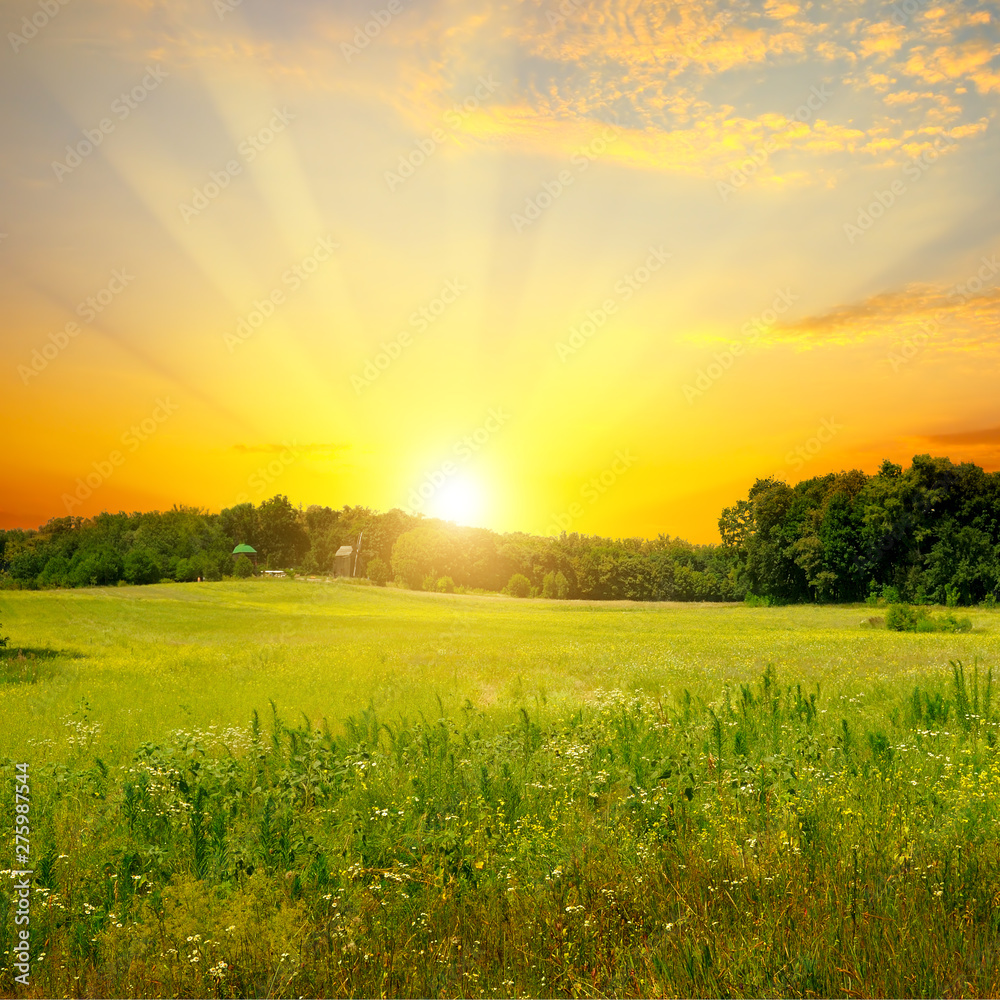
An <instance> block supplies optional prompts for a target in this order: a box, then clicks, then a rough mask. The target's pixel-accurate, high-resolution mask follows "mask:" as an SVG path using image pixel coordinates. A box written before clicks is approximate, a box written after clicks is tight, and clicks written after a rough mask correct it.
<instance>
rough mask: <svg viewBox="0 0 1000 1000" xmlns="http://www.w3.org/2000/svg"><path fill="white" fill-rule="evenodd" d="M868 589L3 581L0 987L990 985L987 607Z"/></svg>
mask: <svg viewBox="0 0 1000 1000" xmlns="http://www.w3.org/2000/svg"><path fill="white" fill-rule="evenodd" d="M872 614H873V612H872V609H870V608H868V607H862V606H808V605H797V606H789V607H773V608H767V607H761V608H750V607H746V606H744V605H741V604H729V605H708V604H705V605H698V604H642V603H615V602H600V603H586V602H569V601H542V600H537V601H536V600H516V599H510V598H504V597H489V596H481V597H480V596H454V595H445V594H430V593H419V592H410V591H403V590H396V589H392V588H388V589H387V588H377V587H370V586H360V585H354V584H349V583H346V582H338V583H332V584H331V583H319V582H309V581H302V580H275V581H261V580H250V581H246V582H225V583H202V584H171V585H162V586H148V587H118V588H106V589H100V588H98V589H82V590H50V591H40V592H31V591H11V592H5V593H4V594H3V596H2V599H0V621H2V623H3V632H4V633H5V634H7V635H9V636H10V644H9V647H8V648H7V649H5V650H0V708H2V715H0V717H2V718H3V720H4V726H3V727H2V730H0V757H2V758H4V778H3V802H4V803H5V805H6V807H7V809H8V811H9V812H10V813H11V814H13V812H14V802H15V791H16V788H15V764H17V763H23V762H26V763H27V764H28V765H29V782H30V803H31V804H30V813H29V816H30V820H31V835H30V839H31V852H32V853H31V861H32V869H33V871H34V877H33V883H32V893H31V923H30V928H31V958H32V962H31V973H30V977H29V984H28V985H27V986H25V985H23V983H18V982H16V981H15V980H14V978H13V977H14V975H15V971H14V969H13V968H12V966H11V965H10V964H9V962H7V963H5V964H4V967H3V969H2V971H0V992H3V993H4V995H25V996H191V997H197V996H220V997H241V996H282V997H284V996H288V997H292V996H340V995H358V996H380V995H390V996H391V995H413V996H418V995H419V996H425V995H426V996H491V997H492V996H604V995H616V996H623V995H634V996H662V995H677V996H690V995H705V996H765V995H767V996H770V995H773V996H788V995H796V996H875V995H895V996H941V995H976V996H983V995H995V994H996V993H997V992H998V991H1000V974H998V959H997V954H998V934H1000V917H998V916H997V915H996V914H997V910H996V904H997V903H998V902H1000V798H998V796H1000V755H998V752H997V749H996V744H997V740H996V735H995V734H996V727H997V722H998V718H997V716H998V713H997V705H996V702H997V700H998V699H997V698H996V697H995V696H994V677H993V670H992V668H993V667H994V665H995V664H996V663H997V652H998V645H1000V627H998V626H1000V613H998V612H996V611H994V610H986V609H972V610H971V611H970V617H971V618H972V622H973V630H972V631H971V632H969V633H964V634H943V633H898V632H889V631H886V630H884V629H882V628H877V627H874V628H873V627H871V625H870V624H868V623H867V621H866V620H867V619H868V617H869V616H871V615H872ZM12 829H13V826H12V825H9V826H8V831H11V830H12ZM8 837H12V834H11V833H8ZM9 843H10V849H9V850H8V851H7V854H8V857H9V858H10V859H11V863H10V867H11V868H17V867H18V864H17V863H16V861H15V860H14V850H13V846H14V845H13V840H10V841H9ZM13 907H14V903H13V901H12V896H11V894H10V892H7V891H5V892H4V894H3V898H2V899H0V951H3V952H5V953H7V954H8V955H10V954H11V951H12V948H13V945H14V943H15V938H14V932H15V925H14V909H13Z"/></svg>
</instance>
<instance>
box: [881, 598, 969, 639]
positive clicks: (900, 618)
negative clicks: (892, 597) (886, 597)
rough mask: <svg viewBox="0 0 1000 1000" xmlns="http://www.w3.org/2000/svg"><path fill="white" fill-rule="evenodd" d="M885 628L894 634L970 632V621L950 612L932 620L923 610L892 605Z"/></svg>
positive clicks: (903, 605)
mask: <svg viewBox="0 0 1000 1000" xmlns="http://www.w3.org/2000/svg"><path fill="white" fill-rule="evenodd" d="M885 627H886V628H888V629H893V630H894V631H896V632H971V631H972V619H971V618H967V617H962V618H959V617H958V616H957V615H956V614H955V613H954V612H952V611H949V612H948V613H947V614H944V615H942V616H941V617H940V618H934V617H933V616H932V615H929V614H928V613H927V612H926V611H925V610H924V609H923V608H911V607H909V606H908V605H906V604H894V605H892V607H891V608H889V610H888V611H887V612H886V616H885Z"/></svg>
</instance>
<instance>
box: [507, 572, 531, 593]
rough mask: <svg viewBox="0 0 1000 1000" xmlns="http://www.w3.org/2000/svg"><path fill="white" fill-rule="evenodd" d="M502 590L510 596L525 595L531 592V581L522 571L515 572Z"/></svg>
mask: <svg viewBox="0 0 1000 1000" xmlns="http://www.w3.org/2000/svg"><path fill="white" fill-rule="evenodd" d="M503 592H504V593H505V594H509V595H510V596H511V597H527V596H528V594H530V593H531V581H530V580H529V579H528V578H527V577H526V576H525V575H524V574H523V573H515V574H514V575H513V576H512V577H511V578H510V579H509V580H508V581H507V586H506V587H504V590H503Z"/></svg>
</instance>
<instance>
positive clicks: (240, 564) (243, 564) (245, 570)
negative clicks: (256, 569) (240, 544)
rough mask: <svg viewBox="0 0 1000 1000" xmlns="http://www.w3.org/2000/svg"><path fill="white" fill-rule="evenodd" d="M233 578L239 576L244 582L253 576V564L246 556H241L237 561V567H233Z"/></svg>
mask: <svg viewBox="0 0 1000 1000" xmlns="http://www.w3.org/2000/svg"><path fill="white" fill-rule="evenodd" d="M233 576H237V577H239V578H240V579H243V580H245V579H246V578H247V577H248V576H253V563H252V562H250V560H249V559H248V558H247V557H246V556H245V555H241V556H240V557H239V559H237V560H236V565H235V566H234V567H233Z"/></svg>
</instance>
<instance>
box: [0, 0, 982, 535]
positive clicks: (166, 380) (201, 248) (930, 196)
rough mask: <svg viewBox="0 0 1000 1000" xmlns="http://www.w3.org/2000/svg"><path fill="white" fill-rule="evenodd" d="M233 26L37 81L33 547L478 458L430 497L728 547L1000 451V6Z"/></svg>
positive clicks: (96, 46)
mask: <svg viewBox="0 0 1000 1000" xmlns="http://www.w3.org/2000/svg"><path fill="white" fill-rule="evenodd" d="M154 6H155V5H154ZM759 6H760V5H758V7H759ZM219 7H220V5H216V7H215V8H213V6H212V4H207V3H204V2H203V0H178V2H176V3H171V4H169V5H159V6H157V7H156V13H155V16H152V15H151V13H150V5H148V4H146V3H138V2H135V0H108V2H107V3H104V4H101V5H99V6H97V7H95V6H94V5H80V6H77V5H69V6H66V7H65V8H60V13H59V16H58V17H57V18H53V19H52V21H51V23H50V24H47V25H46V26H45V27H44V29H43V30H40V31H38V32H37V34H36V35H35V36H33V37H32V38H31V39H30V40H28V41H26V42H25V44H24V46H23V47H22V48H20V49H19V50H18V51H17V52H16V53H14V56H13V58H9V59H7V60H4V61H3V62H2V64H0V85H2V86H3V88H4V91H3V92H4V94H5V95H10V96H9V97H8V98H7V99H6V100H5V101H4V102H3V105H2V106H0V118H2V126H3V130H4V131H3V134H4V135H5V136H7V137H9V142H8V144H7V147H5V148H6V149H7V151H6V152H5V154H4V157H3V159H2V161H0V177H2V179H3V187H2V188H0V190H3V191H4V193H5V197H4V198H3V200H2V201H0V233H2V234H3V235H2V236H0V264H2V266H0V291H2V294H3V300H4V303H5V315H4V333H3V337H2V338H0V379H2V380H3V392H2V393H0V426H2V428H3V440H4V448H5V455H4V464H3V468H4V471H3V474H2V475H3V477H4V478H3V491H2V493H0V525H2V526H14V525H22V526H29V527H30V526H36V525H38V524H39V523H41V522H44V521H45V520H46V519H47V518H49V517H52V516H61V515H64V514H66V513H74V514H93V513H96V512H98V511H100V510H102V509H111V510H117V509H129V510H131V509H145V508H151V507H160V508H162V507H169V506H170V505H171V504H172V503H175V502H177V503H189V504H196V505H201V506H207V507H209V508H212V509H219V508H221V507H223V506H228V505H231V504H234V503H237V502H240V501H241V500H252V501H254V502H259V501H261V500H263V499H265V498H267V497H268V496H271V495H273V494H274V493H277V492H281V493H285V494H287V495H288V496H289V497H290V498H291V499H292V500H293V501H294V502H296V503H298V502H302V503H305V504H308V503H327V504H331V505H333V506H335V507H339V506H341V505H343V504H345V503H350V504H355V503H358V504H366V505H369V506H372V507H375V508H378V509H383V510H384V509H389V508H391V507H404V508H406V507H411V506H412V503H411V500H412V497H413V495H414V491H417V490H419V489H420V487H421V485H422V484H424V483H425V482H427V481H428V477H433V476H434V475H435V474H436V473H438V472H440V470H442V469H444V468H445V467H446V464H447V463H451V466H452V467H453V471H452V472H451V473H449V474H448V475H446V476H445V479H446V480H447V483H446V485H444V486H443V487H441V488H438V487H435V491H434V493H433V495H432V496H430V497H428V498H425V499H421V507H420V512H421V513H425V514H428V515H434V516H441V517H445V518H448V519H452V520H455V521H457V522H459V523H465V524H483V525H486V526H490V527H494V528H497V529H501V530H525V531H536V532H546V531H549V530H553V527H554V526H555V527H560V526H562V525H566V526H567V530H571V531H587V532H601V533H605V534H611V535H619V536H622V535H655V534H657V533H658V532H661V531H662V532H667V533H670V534H673V535H682V536H686V537H688V538H691V539H692V540H696V541H709V540H713V539H714V538H715V537H716V526H715V521H716V517H717V515H718V512H719V509H720V508H721V507H722V506H723V505H724V504H727V503H731V502H732V501H733V500H734V499H735V498H736V497H738V496H739V495H742V494H743V492H744V491H745V490H746V487H747V485H748V484H749V483H750V482H752V481H753V479H754V478H755V477H756V476H758V475H764V474H768V473H772V472H776V473H779V474H782V475H784V476H786V478H788V479H790V480H794V479H796V478H801V477H805V476H810V475H818V474H822V473H825V472H827V471H831V470H838V469H840V468H843V467H849V466H853V465H861V466H863V467H865V468H867V469H869V470H871V469H873V468H874V467H876V466H877V465H878V463H879V462H880V461H881V459H882V458H884V457H889V458H892V459H893V460H895V461H907V460H908V459H909V458H910V457H911V455H912V454H913V453H914V451H919V450H931V451H937V452H940V451H942V450H947V451H948V453H949V454H951V456H952V457H953V458H954V459H956V460H960V459H962V458H970V459H973V460H977V461H981V462H985V463H986V464H987V466H990V467H995V465H996V464H997V456H996V445H995V442H993V440H992V438H991V437H990V435H989V434H987V436H986V438H983V437H982V435H981V434H979V432H981V431H982V429H983V428H986V429H987V431H988V430H989V429H990V428H994V427H995V426H996V424H997V415H996V412H995V408H994V404H993V400H994V398H995V386H996V381H997V375H998V370H997V369H998V367H1000V351H998V350H997V347H996V338H995V330H996V323H997V318H998V298H997V295H998V292H997V285H998V282H997V278H998V273H997V269H996V268H995V267H994V266H993V264H992V261H994V260H995V255H996V254H997V253H998V251H1000V246H998V245H997V243H996V240H995V232H994V230H991V229H990V227H988V226H986V225H984V224H983V221H982V220H983V219H984V218H988V217H989V215H990V212H992V211H993V208H992V201H991V200H992V199H993V197H994V194H993V192H994V188H995V183H994V174H995V150H994V148H993V146H994V144H995V136H994V132H995V107H994V104H995V94H996V92H997V90H998V88H1000V84H998V80H1000V72H998V69H1000V38H998V33H997V23H996V18H995V17H994V16H993V15H992V14H991V13H990V12H989V11H987V10H982V11H972V12H970V11H969V10H967V9H966V7H965V6H964V5H963V4H962V3H960V2H959V0H952V2H947V3H941V4H937V3H935V4H934V5H924V4H920V5H918V6H917V8H916V9H915V10H914V12H913V13H912V14H906V15H905V16H893V13H892V11H895V10H897V8H898V9H899V10H903V9H904V8H902V7H901V6H899V5H897V7H892V8H891V9H887V8H886V6H885V4H883V3H880V2H876V0H859V2H857V3H851V4H849V5H840V6H837V5H830V4H827V5H806V4H800V3H796V2H792V0H769V2H768V3H766V4H764V5H763V7H762V9H758V8H757V7H755V8H754V9H753V10H745V11H741V10H740V9H738V8H735V7H733V6H732V5H729V4H724V3H722V2H721V0H720V2H715V0H709V2H696V3H683V4H680V3H678V4H673V3H660V2H657V3H650V4H638V5H636V4H626V3H624V2H623V0H597V2H595V3H586V4H577V3H571V4H566V3H563V4H559V3H555V2H553V3H528V2H516V3H513V4H500V3H497V2H487V0H471V2H469V3H462V4H457V3H453V2H445V0H429V2H428V3H426V4H420V5H412V7H411V6H410V5H407V4H404V5H402V12H401V13H399V14H396V15H393V16H391V17H388V15H386V17H382V18H380V19H376V21H374V22H373V21H372V17H373V15H372V13H371V11H372V10H373V9H378V10H382V9H383V8H385V4H384V3H382V2H381V0H379V2H378V3H376V4H375V7H374V8H373V5H372V4H371V3H367V4H365V3H361V2H354V0H347V2H345V3H342V4H341V3H338V4H336V5H330V4H322V3H319V2H318V0H303V2H301V3H296V4H293V5H288V6H287V7H285V8H280V9H279V8H267V9H264V8H259V7H254V6H252V5H250V4H246V5H240V4H232V5H228V6H227V5H225V4H223V5H221V7H223V8H226V10H225V11H224V13H223V14H221V15H220V13H219ZM230 7H231V9H229V8H230ZM386 9H387V8H386ZM11 25H12V27H11V30H14V29H16V28H17V21H16V19H14V20H13V21H12V22H11ZM359 40H360V41H361V43H362V44H360V45H359V44H358V42H359ZM88 136H89V138H88ZM56 165H59V166H58V168H57V166H56ZM893 192H895V193H893ZM654 262H655V263H656V266H655V267H654V266H652V265H653V263H654ZM116 275H117V277H116ZM959 289H965V291H958V290H959ZM88 300H92V302H91V303H90V304H88ZM775 303H779V304H780V306H781V307H780V309H779V308H778V307H777V306H776V305H775ZM69 324H75V326H73V327H72V329H71V327H70V325H69ZM929 329H930V330H931V332H930V333H928V332H927V331H928V330H929ZM497 414H502V415H503V416H502V419H501V418H498V417H497ZM824 422H826V423H824ZM831 423H832V425H834V426H835V427H836V428H837V429H836V431H835V432H830V431H829V430H828V429H827V430H826V431H823V434H822V439H821V438H820V437H819V434H820V431H821V430H823V428H824V427H825V428H829V426H830V425H831ZM977 434H978V435H979V436H977ZM969 435H971V437H970V436H969ZM814 440H819V441H821V444H822V448H819V449H815V448H812V447H811V443H812V442H813V441H814ZM622 454H626V455H628V456H629V460H628V462H627V463H626V462H623V459H622V458H621V457H620V456H621V455H622ZM616 469H618V470H620V471H617V472H616V471H614V470H616ZM602 477H603V480H602ZM612 478H613V482H612V483H611V484H610V485H608V480H611V479H612ZM595 480H596V481H597V482H598V483H599V484H600V485H601V486H602V487H603V488H597V487H595V486H593V483H594V481H595ZM418 498H419V494H418Z"/></svg>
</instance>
